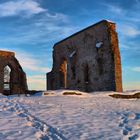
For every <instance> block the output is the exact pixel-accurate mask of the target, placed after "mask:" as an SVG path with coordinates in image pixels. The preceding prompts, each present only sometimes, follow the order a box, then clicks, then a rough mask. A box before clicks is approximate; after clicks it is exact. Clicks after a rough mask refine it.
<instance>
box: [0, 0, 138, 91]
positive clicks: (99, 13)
mask: <svg viewBox="0 0 140 140" xmlns="http://www.w3.org/2000/svg"><path fill="white" fill-rule="evenodd" d="M139 13H140V0H123V1H122V0H98V1H94V0H86V1H85V0H77V1H76V0H67V1H66V0H0V49H2V50H10V51H15V52H16V57H17V58H18V60H19V62H20V63H21V65H22V67H23V69H24V71H25V72H26V74H27V77H28V85H29V88H30V89H45V88H46V86H45V85H46V79H45V77H46V72H48V71H50V70H51V67H52V47H53V44H55V43H56V42H57V41H59V40H62V39H63V38H65V37H67V36H69V35H71V34H73V33H75V32H77V31H79V30H81V29H83V28H85V27H87V26H89V25H92V24H94V23H96V22H98V21H100V20H103V19H108V20H111V21H113V22H115V23H116V24H117V32H118V36H119V46H120V51H121V57H122V69H123V87H124V89H125V90H126V89H140V45H139V44H140V14H139Z"/></svg>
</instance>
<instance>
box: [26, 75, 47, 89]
mask: <svg viewBox="0 0 140 140" xmlns="http://www.w3.org/2000/svg"><path fill="white" fill-rule="evenodd" d="M27 81H28V84H29V85H30V87H29V88H30V89H33V90H40V89H42V90H45V89H46V76H45V75H33V76H28V78H27Z"/></svg>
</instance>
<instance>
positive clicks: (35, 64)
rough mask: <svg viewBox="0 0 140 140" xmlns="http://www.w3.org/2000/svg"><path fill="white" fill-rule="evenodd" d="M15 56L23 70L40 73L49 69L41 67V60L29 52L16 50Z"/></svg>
mask: <svg viewBox="0 0 140 140" xmlns="http://www.w3.org/2000/svg"><path fill="white" fill-rule="evenodd" d="M16 57H17V58H18V60H19V62H20V64H21V66H22V67H23V68H24V69H25V70H30V71H36V72H40V73H46V72H49V71H50V70H51V69H50V68H48V67H46V66H44V67H43V66H42V62H41V61H40V60H37V59H36V58H34V56H32V55H31V54H29V53H25V52H17V53H16Z"/></svg>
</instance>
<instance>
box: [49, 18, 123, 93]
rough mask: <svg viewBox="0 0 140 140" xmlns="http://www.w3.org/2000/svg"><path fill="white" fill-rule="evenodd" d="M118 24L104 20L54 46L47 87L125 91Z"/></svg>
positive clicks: (88, 90) (53, 88) (90, 90)
mask: <svg viewBox="0 0 140 140" xmlns="http://www.w3.org/2000/svg"><path fill="white" fill-rule="evenodd" d="M115 30H116V29H115V24H114V23H112V22H108V21H106V20H103V21H101V22H99V23H97V24H95V25H92V26H90V27H88V28H86V29H84V30H82V31H80V32H78V33H76V34H74V35H72V36H70V37H68V38H66V39H64V40H62V41H60V42H58V43H56V44H55V45H54V50H53V68H52V71H51V72H50V73H48V74H47V88H48V89H51V90H56V89H61V88H66V89H78V90H81V91H87V92H92V91H120V92H121V91H122V75H121V73H122V72H121V59H120V52H119V46H118V37H117V33H116V31H115Z"/></svg>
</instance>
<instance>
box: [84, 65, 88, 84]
mask: <svg viewBox="0 0 140 140" xmlns="http://www.w3.org/2000/svg"><path fill="white" fill-rule="evenodd" d="M84 81H85V83H86V84H88V83H89V66H88V65H86V66H85V68H84Z"/></svg>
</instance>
